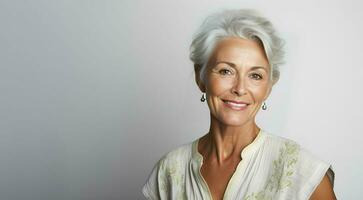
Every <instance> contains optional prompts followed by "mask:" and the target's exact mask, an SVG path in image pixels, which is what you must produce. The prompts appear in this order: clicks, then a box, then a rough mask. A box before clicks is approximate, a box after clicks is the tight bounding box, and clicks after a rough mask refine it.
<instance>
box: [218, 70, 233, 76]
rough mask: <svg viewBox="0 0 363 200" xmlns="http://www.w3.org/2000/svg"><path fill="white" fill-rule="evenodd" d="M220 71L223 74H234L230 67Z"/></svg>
mask: <svg viewBox="0 0 363 200" xmlns="http://www.w3.org/2000/svg"><path fill="white" fill-rule="evenodd" d="M218 72H219V74H221V75H232V74H233V73H232V71H231V70H228V69H221V70H219V71H218Z"/></svg>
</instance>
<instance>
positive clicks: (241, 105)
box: [223, 100, 249, 110]
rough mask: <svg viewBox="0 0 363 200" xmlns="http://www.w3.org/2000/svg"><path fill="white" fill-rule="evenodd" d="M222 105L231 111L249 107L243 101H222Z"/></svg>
mask: <svg viewBox="0 0 363 200" xmlns="http://www.w3.org/2000/svg"><path fill="white" fill-rule="evenodd" d="M223 102H224V104H225V105H226V106H227V107H229V108H231V109H233V110H244V109H246V108H247V106H248V105H249V104H248V103H246V102H243V101H233V100H223Z"/></svg>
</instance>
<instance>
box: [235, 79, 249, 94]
mask: <svg viewBox="0 0 363 200" xmlns="http://www.w3.org/2000/svg"><path fill="white" fill-rule="evenodd" d="M232 93H233V94H235V95H237V96H242V95H244V94H246V83H245V80H244V79H243V78H241V77H239V78H236V80H235V82H234V85H233V87H232Z"/></svg>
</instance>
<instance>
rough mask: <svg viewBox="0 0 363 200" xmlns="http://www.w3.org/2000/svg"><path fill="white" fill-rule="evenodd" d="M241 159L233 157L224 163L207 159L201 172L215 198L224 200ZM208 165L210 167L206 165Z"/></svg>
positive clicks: (215, 199)
mask: <svg viewBox="0 0 363 200" xmlns="http://www.w3.org/2000/svg"><path fill="white" fill-rule="evenodd" d="M240 161H241V159H240V158H239V159H238V158H237V159H231V160H228V161H225V162H224V163H223V164H218V163H217V162H213V161H210V160H206V161H205V162H204V163H203V165H202V168H201V174H202V176H203V178H204V180H205V181H206V182H207V184H208V188H209V191H210V193H211V195H212V197H213V200H222V199H223V196H224V193H225V191H226V188H227V185H228V182H229V180H230V179H231V177H232V175H233V173H234V172H235V170H236V168H237V165H238V163H239V162H240ZM206 166H208V167H206Z"/></svg>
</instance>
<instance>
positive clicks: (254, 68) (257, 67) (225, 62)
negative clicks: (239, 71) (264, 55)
mask: <svg viewBox="0 0 363 200" xmlns="http://www.w3.org/2000/svg"><path fill="white" fill-rule="evenodd" d="M220 63H224V64H227V65H229V66H231V67H233V68H237V66H236V64H234V63H231V62H227V61H218V62H216V64H215V65H218V64H220ZM256 69H263V70H265V71H267V70H266V68H265V67H262V66H253V67H251V70H256Z"/></svg>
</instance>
